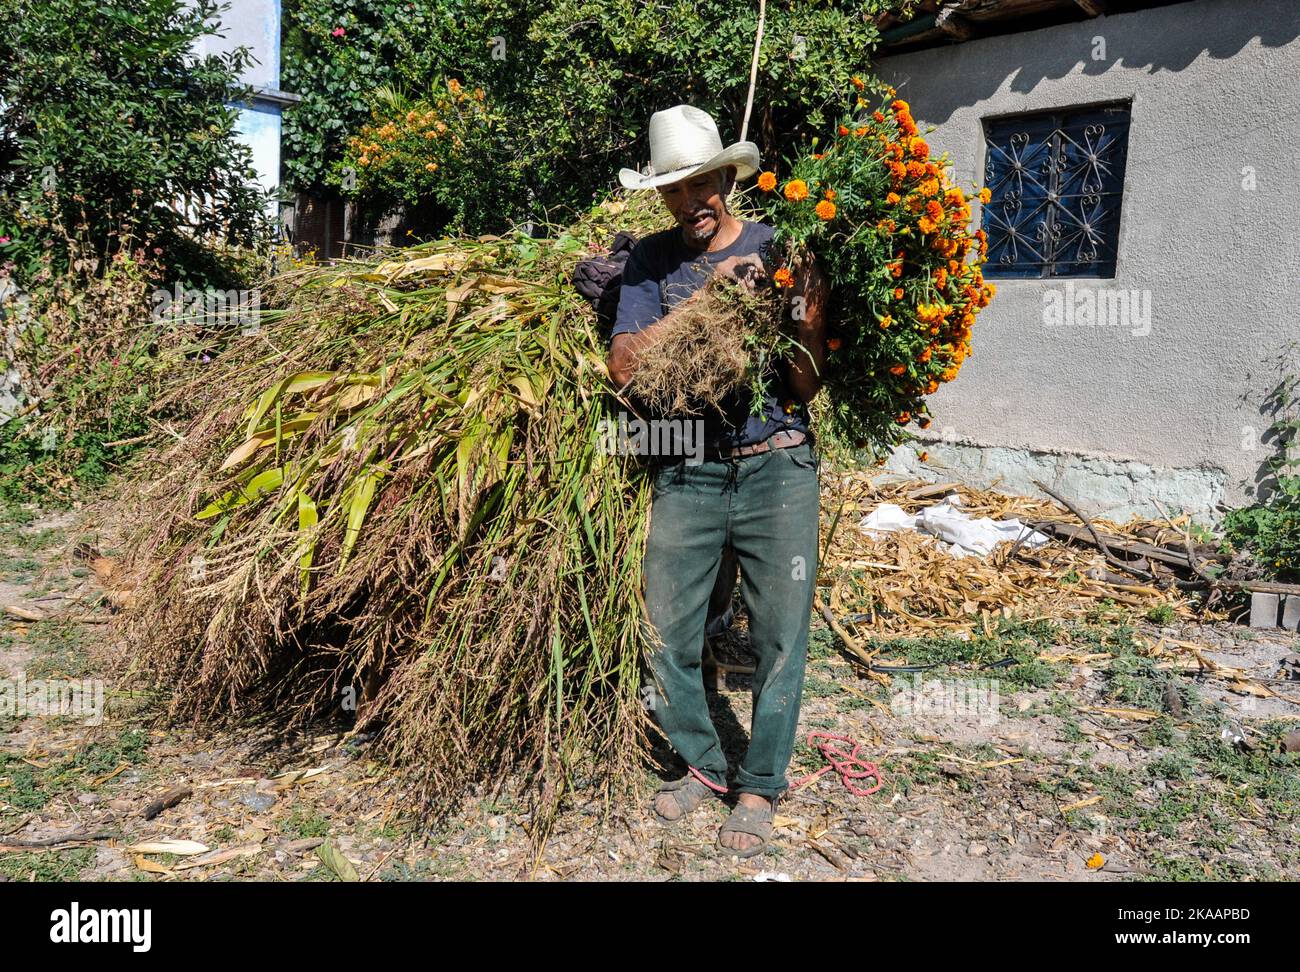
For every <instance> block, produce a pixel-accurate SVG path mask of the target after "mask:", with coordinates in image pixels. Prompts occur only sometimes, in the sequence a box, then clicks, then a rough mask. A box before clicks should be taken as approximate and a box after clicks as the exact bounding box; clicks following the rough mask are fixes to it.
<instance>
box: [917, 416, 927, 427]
mask: <svg viewBox="0 0 1300 972" xmlns="http://www.w3.org/2000/svg"><path fill="white" fill-rule="evenodd" d="M916 424H917V425H919V426H920V427H921V428H923V429H928V428H929V427H930V416H928V415H922V416H921V417H920V418H919V419H917V420H916Z"/></svg>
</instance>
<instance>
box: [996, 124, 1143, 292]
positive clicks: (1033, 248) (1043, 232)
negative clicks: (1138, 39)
mask: <svg viewBox="0 0 1300 972" xmlns="http://www.w3.org/2000/svg"><path fill="white" fill-rule="evenodd" d="M1128 127H1129V105H1128V104H1127V103H1124V104H1114V105H1098V106H1092V107H1087V108H1077V109H1068V110H1064V111H1053V112H1040V113H1036V114H1032V115H1016V116H1015V117H1003V118H991V119H987V120H986V121H985V122H984V140H985V161H984V184H985V185H986V186H988V188H989V191H990V192H991V194H992V198H991V199H990V200H989V202H988V203H987V204H986V205H985V206H984V209H983V212H982V220H983V227H984V231H985V232H986V233H987V234H988V244H989V250H988V263H986V264H985V266H984V275H985V276H986V277H1113V276H1115V257H1116V252H1117V250H1118V247H1119V211H1120V199H1121V196H1122V195H1123V189H1124V163H1125V159H1126V157H1127V155H1128Z"/></svg>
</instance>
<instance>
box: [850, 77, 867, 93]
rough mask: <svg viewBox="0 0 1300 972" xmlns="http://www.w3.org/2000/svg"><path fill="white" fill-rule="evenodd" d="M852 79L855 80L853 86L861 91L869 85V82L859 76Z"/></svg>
mask: <svg viewBox="0 0 1300 972" xmlns="http://www.w3.org/2000/svg"><path fill="white" fill-rule="evenodd" d="M852 80H853V87H855V88H857V89H858V90H859V91H861V90H862V89H863V88H865V87H866V86H867V83H866V82H865V81H863V80H862V79H861V78H859V77H854V78H853V79H852Z"/></svg>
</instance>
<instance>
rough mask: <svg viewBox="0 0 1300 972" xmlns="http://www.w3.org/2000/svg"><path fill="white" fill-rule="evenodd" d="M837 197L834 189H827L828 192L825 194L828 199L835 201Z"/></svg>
mask: <svg viewBox="0 0 1300 972" xmlns="http://www.w3.org/2000/svg"><path fill="white" fill-rule="evenodd" d="M835 195H836V193H835V190H834V189H827V190H826V192H825V196H826V198H827V199H834V198H835Z"/></svg>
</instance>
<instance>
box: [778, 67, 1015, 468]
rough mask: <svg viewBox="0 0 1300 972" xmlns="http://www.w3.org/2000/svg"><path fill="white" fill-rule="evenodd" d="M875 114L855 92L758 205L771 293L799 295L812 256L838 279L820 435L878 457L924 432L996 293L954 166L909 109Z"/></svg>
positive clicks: (893, 107)
mask: <svg viewBox="0 0 1300 972" xmlns="http://www.w3.org/2000/svg"><path fill="white" fill-rule="evenodd" d="M854 86H855V87H856V88H857V90H858V92H861V91H862V90H863V88H864V87H865V84H864V83H863V82H862V81H860V80H858V79H854ZM887 94H888V96H889V97H890V98H894V97H895V95H896V92H894V91H893V89H888V92H887ZM867 107H868V105H867V102H866V101H865V100H864V99H863V98H862V97H861V95H860V94H859V95H858V97H857V98H856V100H855V104H854V107H853V109H852V110H851V111H850V112H848V113H847V114H846V116H845V118H844V119H843V120H842V121H841V122H840V123H839V125H838V126H837V128H836V134H835V136H834V137H833V138H832V139H831V140H830V142H829V144H827V145H826V146H825V147H824V148H820V149H819V148H818V140H816V139H814V140H813V143H812V146H811V149H810V151H809V152H808V153H807V154H805V155H803V156H801V157H799V158H797V159H796V160H795V161H794V163H793V164H792V165H791V166H790V167H789V171H788V173H787V174H786V175H785V177H784V178H783V179H782V178H778V176H777V174H776V173H775V172H771V171H768V172H763V173H762V174H761V175H760V176H759V178H758V190H759V191H758V193H757V197H758V201H759V203H760V205H761V206H762V207H763V209H764V211H765V213H766V216H767V217H768V219H769V220H770V221H771V223H772V224H773V226H774V228H775V231H776V232H775V237H774V241H773V242H774V248H773V253H774V254H776V255H777V260H778V262H779V263H780V264H781V265H780V267H779V268H778V269H777V270H776V271H775V273H774V282H775V284H776V286H777V288H778V289H782V288H784V289H785V291H786V292H787V293H788V292H789V290H790V289H792V288H793V287H794V274H795V273H797V272H798V268H799V266H800V264H801V263H802V262H803V261H804V260H806V257H807V254H812V255H813V256H814V257H815V258H816V262H817V265H818V266H819V268H820V269H821V270H822V272H823V273H824V274H825V275H826V277H827V278H828V280H829V282H830V286H831V304H830V314H829V326H830V336H829V339H828V350H829V354H828V358H827V367H826V375H825V379H824V381H825V393H824V395H823V396H822V400H823V401H824V405H823V406H822V407H821V413H820V415H819V427H820V430H821V431H822V432H823V433H824V434H829V435H830V436H831V437H832V438H834V439H837V440H838V441H840V442H842V443H846V444H848V445H852V446H856V447H858V448H866V449H870V450H871V451H872V452H873V453H875V454H877V455H880V454H883V453H884V452H885V451H886V450H887V449H888V448H889V447H890V446H893V445H895V444H897V443H898V442H901V441H904V440H905V439H906V438H907V437H908V434H907V431H906V428H905V427H906V426H907V425H908V424H910V423H911V422H913V421H915V422H916V423H917V424H918V425H919V426H920V427H921V428H926V427H928V425H929V424H930V419H929V416H928V415H927V409H926V404H925V400H924V396H926V395H929V394H932V393H933V392H934V391H936V390H937V389H938V388H939V385H940V384H941V383H943V382H948V381H952V380H953V379H954V378H956V377H957V373H958V371H959V370H960V369H961V366H962V363H963V362H964V361H965V360H966V358H967V357H969V356H970V354H971V344H970V337H971V327H972V325H973V324H974V323H975V315H976V314H977V313H979V311H980V309H981V308H983V307H986V306H987V305H988V303H989V300H990V298H991V297H992V296H993V293H994V287H993V285H992V284H989V283H985V282H984V277H983V274H982V273H981V270H980V266H981V265H982V264H983V263H984V260H985V257H986V254H987V242H986V238H985V234H984V232H983V230H980V231H977V232H975V233H973V234H972V233H970V232H969V224H970V215H971V212H970V205H969V201H968V197H967V195H966V194H965V193H964V192H963V191H962V190H961V189H960V188H958V187H957V186H955V185H952V184H951V182H950V181H949V179H948V176H947V174H946V171H945V169H946V165H947V162H948V159H947V157H946V156H941V157H939V158H932V157H931V155H930V146H929V145H928V144H927V142H926V141H925V139H924V138H922V137H921V135H920V133H919V131H918V130H917V125H916V122H915V121H914V120H913V118H912V114H911V110H910V108H909V106H908V104H907V102H905V101H902V100H893V101H892V102H890V103H888V104H886V105H882V106H881V108H880V109H877V110H875V111H871V112H869V113H868V111H867ZM979 197H980V199H981V201H987V199H988V190H987V189H982V190H980V191H979Z"/></svg>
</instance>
